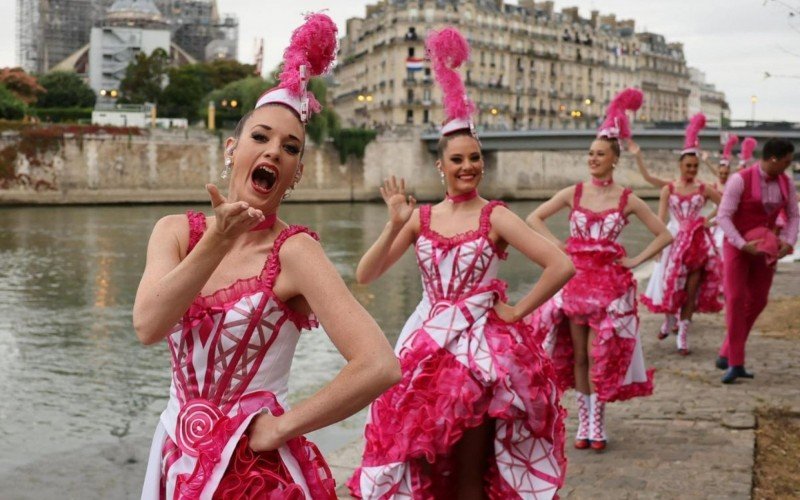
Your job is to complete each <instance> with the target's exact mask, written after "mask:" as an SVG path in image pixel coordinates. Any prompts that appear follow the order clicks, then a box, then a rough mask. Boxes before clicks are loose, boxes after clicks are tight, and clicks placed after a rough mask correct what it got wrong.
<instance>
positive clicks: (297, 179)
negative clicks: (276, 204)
mask: <svg viewBox="0 0 800 500" xmlns="http://www.w3.org/2000/svg"><path fill="white" fill-rule="evenodd" d="M302 176H303V173H302V172H301V171H300V168H298V169H297V170H295V171H294V179H292V185H291V186H290V187H289V189H287V190H286V192H285V193H283V197H282V198H281V200H285V199H286V198H288V197H290V196H291V195H292V191H294V187H295V186H296V185H297V183H298V182H300V178H301V177H302Z"/></svg>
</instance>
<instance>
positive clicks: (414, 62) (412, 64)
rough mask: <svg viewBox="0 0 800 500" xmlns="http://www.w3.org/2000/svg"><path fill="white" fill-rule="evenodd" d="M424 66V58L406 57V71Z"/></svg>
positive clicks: (421, 68)
mask: <svg viewBox="0 0 800 500" xmlns="http://www.w3.org/2000/svg"><path fill="white" fill-rule="evenodd" d="M424 68H425V59H422V58H421V57H409V58H407V59H406V69H407V70H408V71H422V70H423V69H424Z"/></svg>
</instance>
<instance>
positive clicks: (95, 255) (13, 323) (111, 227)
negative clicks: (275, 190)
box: [0, 202, 649, 477]
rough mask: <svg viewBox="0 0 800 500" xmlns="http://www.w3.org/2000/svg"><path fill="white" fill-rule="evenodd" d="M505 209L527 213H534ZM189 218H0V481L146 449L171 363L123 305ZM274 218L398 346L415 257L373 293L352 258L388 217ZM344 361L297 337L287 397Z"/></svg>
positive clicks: (631, 236)
mask: <svg viewBox="0 0 800 500" xmlns="http://www.w3.org/2000/svg"><path fill="white" fill-rule="evenodd" d="M509 206H510V208H511V209H512V210H514V211H515V212H516V213H517V214H518V215H520V216H522V217H524V216H525V215H527V214H528V213H529V212H530V211H531V210H532V209H533V208H535V206H536V204H535V203H533V202H514V203H511V204H510V205H509ZM189 208H193V209H200V210H202V209H205V208H206V207H198V206H191V207H190V206H174V205H173V206H113V207H29V208H2V209H0V476H5V477H11V475H13V474H14V472H13V471H14V470H15V469H17V468H20V467H23V466H30V465H31V464H37V463H47V460H48V457H53V456H61V457H64V456H67V457H68V456H70V454H73V453H77V454H79V453H81V451H80V450H86V449H88V448H91V447H93V446H96V445H100V444H103V443H113V442H115V441H119V440H120V438H123V439H134V440H135V442H137V443H139V442H140V443H146V441H147V440H148V439H149V437H150V436H151V435H152V432H153V430H154V428H155V426H156V423H157V420H158V415H159V413H160V412H161V410H162V409H163V407H164V405H165V404H166V401H167V395H168V385H169V376H170V368H169V356H168V352H167V349H166V344H165V343H163V342H162V343H160V344H158V345H155V346H150V347H143V346H142V345H140V344H139V342H138V341H137V339H136V335H135V333H134V332H133V329H132V327H131V307H132V304H133V299H134V295H135V293H136V287H137V285H138V281H139V278H140V276H141V272H142V268H143V266H144V260H145V250H146V245H147V239H148V236H149V233H150V230H151V229H152V226H153V224H154V222H155V221H156V220H157V219H158V218H160V217H161V216H163V215H166V214H169V213H179V212H184V211H185V210H187V209H189ZM559 215H560V216H557V217H555V218H553V219H552V221H553V222H552V224H551V227H553V228H554V230H555V232H556V234H557V235H559V236H564V235H565V234H566V218H565V216H563V214H559ZM281 217H282V218H283V219H284V220H286V221H289V222H291V223H300V224H304V225H308V226H310V227H312V228H313V229H315V230H316V231H318V232H319V234H320V237H321V240H322V244H323V246H324V247H325V250H326V252H327V254H328V256H329V257H330V259H331V260H332V261H333V262H334V264H335V265H336V267H337V269H338V270H339V272H340V273H341V274H342V276H343V277H344V279H345V281H346V282H347V283H348V285H350V287H351V290H352V291H353V293H354V294H355V296H356V297H357V298H358V299H359V300H360V301H361V303H362V304H364V306H365V307H366V308H367V309H368V310H369V311H370V313H371V314H372V315H373V316H375V318H376V319H377V321H378V324H379V325H381V327H382V328H383V330H384V331H385V332H386V333H387V335H388V336H389V337H390V341H391V342H392V343H394V340H395V339H396V337H397V334H398V333H399V331H400V329H401V328H402V326H403V323H404V321H405V319H406V318H407V317H408V316H409V314H410V313H411V312H412V311H413V309H414V308H415V307H416V304H417V302H418V301H419V298H420V295H421V289H420V278H419V274H418V273H417V271H416V266H415V261H414V257H413V252H411V251H409V252H407V253H406V255H405V256H404V257H403V258H402V259H401V261H400V262H398V264H397V265H395V266H394V268H392V269H391V270H390V271H389V272H388V273H387V275H385V276H384V277H382V278H381V279H380V280H378V281H377V282H376V283H374V284H371V285H369V286H359V285H356V284H355V282H354V271H355V266H356V264H357V262H358V259H359V258H360V256H361V255H362V254H363V252H364V251H365V250H366V249H367V248H368V247H369V245H370V244H371V243H372V241H373V240H374V238H375V237H376V236H377V235H378V233H379V232H380V230H381V229H382V227H383V225H384V224H385V221H386V209H385V207H384V206H383V205H377V204H355V205H351V204H316V205H312V204H293V205H287V206H285V207H283V208H282V212H281ZM548 222H549V221H548ZM625 237H626V239H625V242H626V244H627V245H628V249H629V252H632V253H633V252H637V251H639V250H640V249H641V248H642V247H643V245H644V244H645V243H646V242H647V241H648V238H649V233H647V231H646V229H644V227H643V226H642V225H641V224H640V223H639V222H638V221H634V222H633V224H632V225H631V227H629V228H628V229H627V231H626V234H625ZM510 254H511V255H510V258H509V260H508V262H506V263H504V265H502V266H501V271H500V277H501V278H503V279H505V280H506V281H508V283H509V294H510V296H511V299H512V301H513V300H516V299H518V298H519V297H521V296H522V295H523V294H524V293H525V292H526V291H527V290H528V289H529V288H530V286H531V285H532V283H533V282H534V280H535V279H536V277H537V275H538V271H537V270H536V269H535V267H534V266H533V265H531V264H530V263H528V261H527V260H526V259H524V258H523V257H522V256H521V255H520V254H519V253H517V252H515V251H513V250H511V252H510ZM342 365H343V361H342V358H341V357H340V356H339V355H338V353H337V352H336V350H335V349H334V348H333V346H332V344H331V343H330V341H329V340H328V339H327V337H325V335H324V332H321V331H314V332H311V333H306V334H304V335H303V336H302V338H301V341H300V345H299V346H298V349H297V354H296V357H295V360H294V365H293V368H292V375H291V377H290V391H291V392H292V398H293V399H294V400H295V401H296V400H297V399H300V398H303V397H305V396H307V395H309V394H311V393H312V392H313V391H315V390H316V389H318V388H319V387H320V386H321V385H322V384H323V383H324V382H325V381H326V380H329V379H330V378H332V376H333V374H334V373H335V372H336V371H337V370H338V369H339V368H340V367H341V366H342ZM346 434H347V435H345V436H341V435H337V433H331V432H329V433H327V434H326V433H322V434H319V435H318V437H317V439H318V440H319V441H320V443H319V444H320V446H321V447H322V449H323V450H324V451H331V450H334V449H336V447H337V446H340V445H342V444H344V441H345V440H348V439H352V438H353V436H354V435H357V434H358V429H355V430H351V432H348V433H346ZM145 446H146V445H145ZM142 453H146V450H142Z"/></svg>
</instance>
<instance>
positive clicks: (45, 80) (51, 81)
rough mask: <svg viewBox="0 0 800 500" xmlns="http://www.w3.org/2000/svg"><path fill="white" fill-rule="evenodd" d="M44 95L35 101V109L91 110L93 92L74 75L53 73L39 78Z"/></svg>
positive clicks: (69, 72) (60, 72) (94, 97)
mask: <svg viewBox="0 0 800 500" xmlns="http://www.w3.org/2000/svg"><path fill="white" fill-rule="evenodd" d="M39 84H40V85H41V86H42V87H44V90H45V93H44V94H42V95H40V96H39V100H38V101H36V107H37V108H91V107H92V106H94V102H95V99H96V96H95V95H94V91H93V90H92V89H91V87H89V86H88V85H86V83H85V82H84V81H83V80H82V79H81V77H79V76H78V75H77V74H76V73H73V72H71V71H54V72H52V73H47V74H45V75H43V76H41V77H40V78H39Z"/></svg>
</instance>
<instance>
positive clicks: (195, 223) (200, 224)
mask: <svg viewBox="0 0 800 500" xmlns="http://www.w3.org/2000/svg"><path fill="white" fill-rule="evenodd" d="M186 218H187V219H189V246H188V247H186V253H187V254H188V253H189V252H191V251H192V249H193V248H194V247H195V245H197V242H198V241H200V238H202V237H203V233H205V232H206V214H204V213H202V212H195V211H194V210H189V211H187V212H186Z"/></svg>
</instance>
